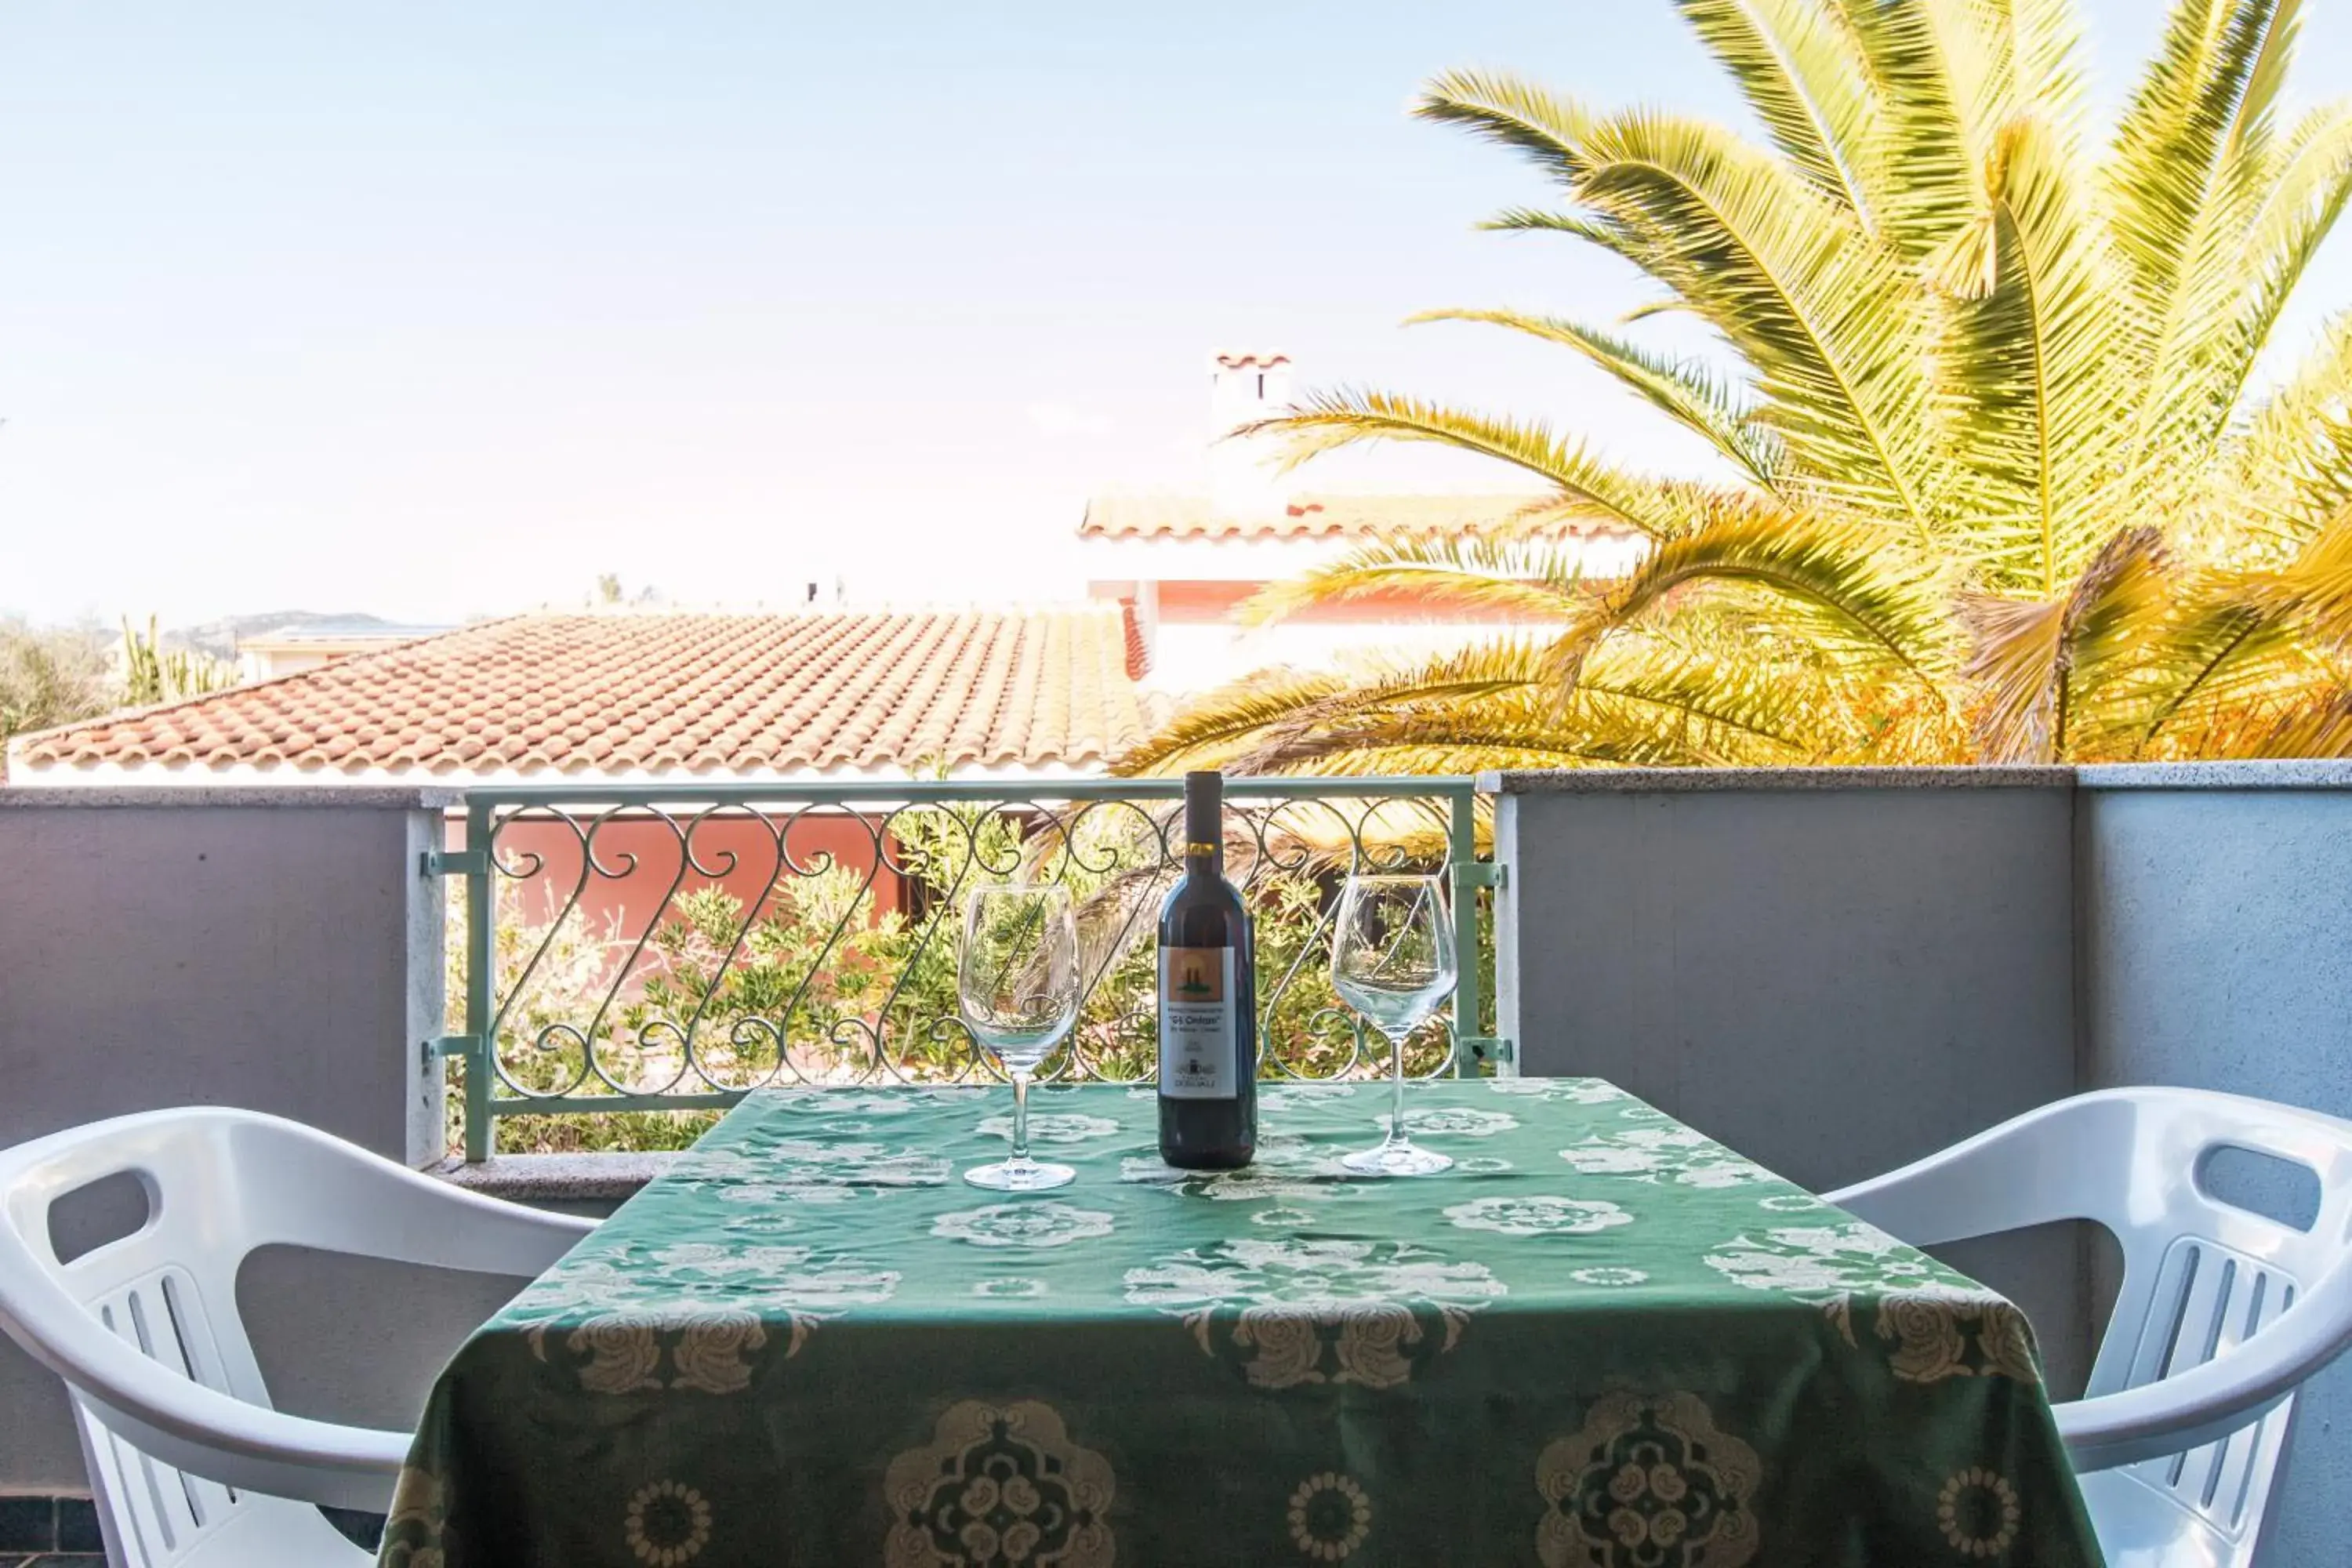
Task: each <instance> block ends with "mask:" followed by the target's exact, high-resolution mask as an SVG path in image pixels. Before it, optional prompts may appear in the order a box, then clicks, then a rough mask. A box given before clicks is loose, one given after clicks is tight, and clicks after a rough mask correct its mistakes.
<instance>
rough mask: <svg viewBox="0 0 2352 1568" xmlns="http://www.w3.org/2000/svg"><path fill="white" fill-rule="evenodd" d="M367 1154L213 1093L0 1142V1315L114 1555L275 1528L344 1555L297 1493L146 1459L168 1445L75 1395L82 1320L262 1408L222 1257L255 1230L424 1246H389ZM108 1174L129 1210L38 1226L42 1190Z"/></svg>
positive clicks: (81, 1381) (350, 1242) (395, 1239)
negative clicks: (44, 1368)
mask: <svg viewBox="0 0 2352 1568" xmlns="http://www.w3.org/2000/svg"><path fill="white" fill-rule="evenodd" d="M371 1163H373V1162H372V1157H370V1156H365V1155H363V1154H361V1153H360V1152H357V1151H353V1150H351V1149H349V1148H348V1146H346V1145H343V1144H341V1143H339V1142H336V1141H335V1140H333V1139H331V1138H329V1137H327V1136H325V1135H324V1134H321V1133H318V1132H315V1131H311V1130H310V1129H306V1128H302V1127H300V1126H299V1125H297V1124H295V1123H291V1122H286V1121H278V1119H276V1118H272V1117H265V1116H259V1115H256V1114H254V1113H251V1112H247V1111H238V1110H213V1109H198V1110H173V1111H158V1112H153V1113H150V1114H147V1115H142V1116H132V1117H123V1118H120V1119H117V1120H115V1121H105V1122H99V1123H95V1124H93V1125H91V1126H89V1127H84V1128H77V1129H74V1130H72V1131H68V1132H62V1133H58V1134H57V1135H55V1136H53V1137H50V1138H45V1139H41V1140H37V1141H36V1142H32V1143H29V1144H26V1145H24V1146H22V1147H20V1148H17V1149H12V1150H7V1151H0V1327H5V1328H6V1329H8V1330H9V1331H10V1332H11V1333H12V1334H13V1335H14V1337H16V1339H18V1340H19V1341H20V1342H22V1343H24V1344H25V1345H26V1348H27V1349H28V1350H30V1351H32V1352H33V1353H34V1354H35V1355H36V1356H37V1357H39V1358H40V1359H42V1360H43V1361H45V1362H47V1363H48V1364H50V1366H51V1367H52V1369H53V1370H56V1371H58V1373H60V1374H61V1375H64V1376H65V1377H66V1379H67V1381H68V1384H69V1385H71V1387H72V1390H73V1395H74V1408H75V1415H76V1418H77V1420H78V1422H79V1426H80V1428H81V1434H82V1446H83V1450H84V1454H85V1456H86V1458H88V1460H89V1470H90V1479H91V1485H92V1488H93V1489H94V1490H95V1491H96V1492H98V1493H99V1500H100V1515H101V1518H102V1520H103V1521H105V1525H106V1528H107V1531H108V1532H109V1536H110V1542H112V1543H113V1546H114V1552H115V1555H116V1557H117V1559H118V1560H119V1561H127V1562H131V1563H152V1564H156V1565H158V1568H163V1565H170V1564H181V1563H191V1562H192V1561H195V1560H202V1561H204V1562H215V1561H217V1562H225V1563H234V1562H239V1561H245V1562H259V1561H261V1560H262V1559H263V1558H264V1557H265V1556H268V1557H270V1558H274V1557H275V1556H276V1555H277V1548H278V1546H281V1545H283V1544H284V1543H285V1542H286V1540H287V1537H288V1535H289V1531H291V1532H292V1533H294V1534H295V1535H297V1536H299V1537H300V1538H301V1539H302V1542H304V1543H306V1544H307V1545H310V1546H313V1547H317V1548H320V1549H322V1550H321V1551H320V1552H313V1554H312V1557H311V1560H312V1561H320V1560H326V1561H331V1560H332V1558H331V1556H323V1555H322V1552H323V1550H324V1549H329V1548H336V1547H340V1548H341V1549H342V1551H343V1553H344V1554H345V1555H347V1556H348V1555H352V1549H351V1548H349V1547H348V1545H347V1544H346V1543H344V1542H341V1539H340V1538H339V1537H337V1536H336V1535H335V1534H334V1532H333V1531H332V1530H331V1528H330V1527H329V1526H328V1525H327V1524H326V1522H325V1521H324V1520H323V1519H321V1518H320V1515H319V1513H318V1512H317V1510H315V1509H313V1508H310V1507H308V1506H306V1505H303V1504H299V1503H294V1502H288V1501H285V1500H280V1499H278V1498H273V1497H267V1496H262V1495H260V1494H257V1493H255V1492H252V1491H248V1490H245V1489H239V1488H236V1487H231V1486H226V1485H223V1484H221V1483H220V1482H218V1481H214V1480H207V1479H203V1478H202V1477H200V1476H196V1475H194V1474H191V1473H189V1472H188V1471H186V1470H184V1469H182V1468H177V1467H175V1466H173V1465H172V1464H168V1463H166V1462H164V1461H163V1459H161V1458H156V1457H155V1455H154V1453H153V1452H152V1449H154V1448H156V1447H165V1448H167V1449H168V1447H169V1445H168V1444H159V1443H155V1442H152V1441H149V1440H144V1439H147V1438H151V1437H152V1436H153V1435H152V1433H148V1432H146V1431H145V1430H144V1429H143V1428H142V1426H141V1425H140V1423H139V1422H138V1421H137V1420H136V1419H135V1418H131V1417H127V1416H125V1415H123V1414H122V1413H121V1411H118V1410H113V1409H110V1408H108V1407H107V1406H106V1405H104V1404H103V1403H101V1402H100V1400H98V1399H93V1398H92V1397H91V1396H90V1394H89V1388H90V1387H91V1386H92V1385H93V1381H94V1380H92V1379H91V1378H90V1377H89V1365H90V1364H91V1363H92V1361H93V1359H97V1360H103V1359H105V1357H104V1352H103V1349H102V1347H94V1346H93V1345H92V1343H91V1342H90V1340H89V1337H88V1336H89V1335H90V1334H92V1333H93V1332H95V1333H97V1334H102V1335H104V1336H108V1337H110V1339H112V1340H114V1341H118V1342H121V1344H123V1345H126V1346H128V1347H130V1348H131V1349H133V1350H135V1351H137V1352H138V1353H139V1354H140V1355H141V1356H143V1357H145V1358H147V1360H148V1361H149V1362H152V1363H154V1364H155V1365H156V1366H159V1367H161V1368H163V1369H165V1370H166V1371H167V1372H168V1373H173V1374H176V1375H177V1376H179V1377H183V1378H186V1379H188V1380H190V1381H192V1382H194V1383H195V1384H199V1385H201V1386H203V1387H205V1388H208V1389H212V1390H214V1391H215V1392H217V1393H220V1394H226V1395H228V1396H230V1397H231V1398H234V1399H236V1400H238V1401H241V1402H242V1403H244V1404H246V1405H254V1406H258V1407H260V1408H261V1409H264V1410H267V1409H269V1408H271V1405H270V1400H269V1392H268V1388H267V1386H266V1385H265V1384H264V1383H263V1381H262V1376H261V1369H260V1366H259V1364H258V1363H257V1361H256V1360H255V1357H254V1352H253V1346H252V1342H251V1340H250V1338H249V1337H248V1335H247V1331H246V1326H245V1323H244V1321H242V1319H241V1318H240V1317H239V1315H238V1312H237V1304H236V1277H237V1270H238V1267H239V1265H240V1264H241V1263H242V1262H243V1261H244V1259H245V1258H246V1257H247V1255H248V1254H250V1253H251V1252H252V1251H253V1250H254V1249H255V1248H257V1247H263V1246H268V1245H272V1244H285V1245H291V1246H299V1247H321V1248H325V1249H329V1250H335V1251H353V1250H365V1251H370V1252H374V1253H378V1254H382V1255H387V1256H394V1257H399V1256H406V1255H409V1254H412V1253H416V1252H419V1251H422V1250H426V1249H425V1248H423V1247H420V1246H415V1245H412V1246H402V1245H400V1242H401V1240H402V1235H401V1233H402V1232H403V1231H404V1230H406V1229H410V1228H413V1227H414V1225H415V1220H414V1219H413V1218H406V1217H404V1216H403V1215H400V1214H399V1213H398V1210H399V1209H400V1206H401V1205H399V1204H398V1203H397V1202H393V1203H391V1204H389V1205H387V1203H386V1194H384V1192H383V1189H382V1182H381V1179H380V1178H379V1177H377V1175H376V1173H374V1172H373V1171H372V1170H371V1169H370V1168H369V1166H370V1164H371ZM121 1175H128V1176H130V1177H132V1178H135V1179H136V1181H137V1183H138V1184H139V1186H140V1187H141V1188H142V1189H143V1191H144V1193H145V1194H146V1201H147V1215H146V1219H145V1221H144V1223H143V1224H142V1225H141V1226H139V1227H138V1228H137V1229H135V1230H133V1231H132V1232H131V1233H130V1234H129V1235H126V1236H123V1237H119V1238H117V1239H115V1240H111V1241H108V1242H105V1243H103V1244H101V1245H100V1246H98V1247H94V1248H92V1249H90V1250H89V1251H88V1252H86V1253H84V1254H81V1255H80V1256H78V1257H75V1258H71V1259H70V1260H69V1261H68V1260H66V1259H63V1258H60V1257H59V1256H58V1249H57V1247H56V1246H55V1245H54V1244H53V1242H52V1238H51V1237H52V1229H51V1215H52V1211H53V1210H54V1209H55V1207H56V1205H58V1203H59V1202H60V1201H61V1200H63V1199H65V1198H66V1197H68V1196H69V1195H70V1194H74V1193H77V1192H80V1191H82V1190H83V1189H85V1188H88V1187H89V1186H91V1185H92V1184H95V1183H98V1182H101V1181H104V1180H106V1179H107V1178H109V1177H114V1176H121ZM387 1207H388V1208H389V1209H390V1210H391V1211H393V1212H391V1213H390V1214H386V1213H385V1212H384V1211H385V1210H386V1209H387ZM388 1240H389V1241H390V1242H391V1245H389V1246H387V1245H385V1244H386V1242H387V1241H388ZM44 1287H47V1289H44ZM68 1303H70V1309H68ZM93 1350H96V1352H97V1355H96V1357H95V1358H93V1355H92V1353H91V1352H93ZM126 1403H127V1402H126ZM257 1514H261V1515H267V1516H271V1517H268V1519H266V1520H265V1519H260V1518H256V1517H254V1516H255V1515H257ZM265 1525H266V1526H267V1528H266V1529H265V1528H264V1527H265Z"/></svg>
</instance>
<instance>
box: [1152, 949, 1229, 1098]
mask: <svg viewBox="0 0 2352 1568" xmlns="http://www.w3.org/2000/svg"><path fill="white" fill-rule="evenodd" d="M1238 1035H1239V1031H1238V1030H1237V1029H1236V1028H1235V1027H1234V950H1233V949H1232V948H1230V947H1163V948H1161V949H1160V1093H1161V1094H1163V1095H1165V1096H1167V1097H1168V1098H1169V1099H1171V1100H1232V1099H1234V1097H1235V1096H1236V1095H1238V1094H1239V1093H1240V1085H1239V1084H1237V1083H1236V1082H1235V1081H1234V1079H1235V1076H1236V1075H1235V1073H1234V1061H1235V1059H1236V1058H1238V1057H1239V1056H1240V1054H1241V1052H1240V1048H1239V1046H1238V1044H1237V1037H1238Z"/></svg>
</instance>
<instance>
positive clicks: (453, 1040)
mask: <svg viewBox="0 0 2352 1568" xmlns="http://www.w3.org/2000/svg"><path fill="white" fill-rule="evenodd" d="M474 1043H475V1042H474V1037H473V1036H471V1035H436V1036H435V1037H433V1038H431V1039H429V1040H427V1041H425V1049H424V1058H425V1066H426V1067H431V1066H432V1065H433V1064H434V1062H435V1061H436V1060H438V1059H439V1058H443V1057H466V1056H471V1055H473V1052H474Z"/></svg>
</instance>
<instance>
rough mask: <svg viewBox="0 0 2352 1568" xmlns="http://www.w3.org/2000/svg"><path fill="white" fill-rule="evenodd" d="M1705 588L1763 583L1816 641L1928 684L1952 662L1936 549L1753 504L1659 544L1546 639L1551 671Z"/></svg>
mask: <svg viewBox="0 0 2352 1568" xmlns="http://www.w3.org/2000/svg"><path fill="white" fill-rule="evenodd" d="M1707 588H1718V589H1731V590H1734V591H1738V592H1743V593H1748V594H1760V595H1765V596H1766V597H1767V598H1769V600H1771V601H1773V602H1774V607H1775V611H1776V613H1777V614H1779V615H1780V616H1783V617H1785V618H1787V619H1789V620H1790V621H1793V622H1795V623H1797V624H1799V625H1801V626H1804V628H1805V630H1806V633H1807V635H1808V637H1811V639H1812V640H1814V641H1815V642H1816V643H1817V644H1818V645H1819V646H1821V647H1823V648H1831V649H1836V650H1840V652H1841V654H1842V656H1843V657H1848V658H1860V659H1862V660H1864V662H1867V663H1871V664H1874V665H1878V666H1880V667H1882V668H1896V669H1900V670H1902V671H1905V672H1907V673H1908V674H1910V675H1912V676H1914V677H1916V678H1917V679H1919V680H1920V681H1921V682H1922V683H1923V684H1924V685H1926V686H1927V687H1929V688H1935V687H1937V685H1938V682H1939V679H1940V678H1941V676H1942V675H1944V674H1945V673H1948V669H1949V666H1950V662H1951V660H1950V655H1949V651H1948V628H1947V626H1946V622H1945V616H1944V613H1943V585H1942V584H1941V582H1940V580H1939V574H1938V572H1937V568H1936V565H1935V563H1934V561H1933V559H1932V558H1931V557H1926V556H1923V555H1921V554H1919V553H1917V552H1915V551H1913V550H1912V549H1911V548H1910V547H1909V545H1908V543H1907V542H1906V540H1905V539H1904V538H1903V537H1902V536H1900V535H1898V534H1895V533H1894V532H1892V531H1888V530H1886V529H1885V528H1881V527H1876V526H1873V525H1870V524H1866V523H1853V522H1830V521H1822V519H1820V518H1818V517H1814V516H1810V515H1792V514H1789V513H1785V512H1780V511H1778V510H1773V509H1770V508H1768V507H1764V506H1760V505H1759V506H1751V507H1748V508H1746V509H1742V510H1736V511H1730V512H1727V514H1726V515H1725V516H1723V517H1722V518H1721V519H1719V520H1718V521H1716V522H1714V523H1712V524H1710V525H1709V526H1707V527H1706V528H1703V529H1700V530H1699V531H1696V532H1694V533H1691V534H1689V535H1687V536H1685V537H1683V538H1680V539H1674V540H1668V541H1666V542H1664V543H1662V544H1660V545H1659V546H1658V547H1657V548H1656V549H1655V550H1654V551H1653V552H1651V553H1650V555H1649V557H1648V559H1647V560H1645V561H1644V562H1643V563H1642V564H1641V565H1640V566H1639V567H1638V568H1636V569H1635V571H1634V572H1633V574H1632V575H1631V576H1629V577H1628V578H1626V579H1625V580H1624V582H1623V583H1622V584H1620V585H1618V586H1616V587H1614V588H1612V589H1611V590H1610V591H1609V592H1608V593H1607V594H1605V595H1603V596H1602V597H1601V601H1600V602H1599V604H1597V605H1595V606H1594V608H1593V609H1592V610H1591V611H1590V612H1588V613H1587V614H1586V615H1585V616H1583V617H1581V618H1580V620H1579V622H1578V623H1577V624H1576V625H1575V626H1572V627H1571V628H1570V630H1569V631H1568V632H1567V633H1566V634H1564V635H1563V636H1562V637H1560V638H1559V640H1558V641H1557V642H1555V643H1554V644H1553V646H1552V647H1551V648H1550V649H1549V651H1548V653H1547V655H1546V658H1547V665H1548V668H1549V671H1550V678H1551V679H1552V680H1553V681H1554V682H1555V683H1556V684H1558V685H1559V686H1561V687H1563V688H1566V687H1572V686H1573V685H1574V683H1575V681H1576V679H1577V677H1578V675H1579V674H1580V671H1581V669H1582V668H1583V667H1584V666H1585V665H1586V664H1587V663H1589V661H1590V659H1591V656H1592V651H1593V650H1594V649H1595V648H1597V647H1600V646H1601V643H1602V642H1603V640H1604V639H1606V638H1608V637H1611V636H1612V635H1614V634H1617V633H1620V632H1622V631H1624V630H1626V629H1628V628H1632V627H1635V626H1642V625H1643V624H1645V623H1646V622H1648V621H1649V620H1651V619H1652V618H1653V617H1654V616H1660V615H1664V616H1667V617H1669V618H1671V616H1672V615H1673V614H1674V613H1675V610H1677V609H1679V608H1681V607H1683V605H1682V602H1683V601H1685V600H1686V599H1687V598H1688V596H1689V595H1691V594H1692V593H1693V592H1696V591H1700V590H1704V589H1707Z"/></svg>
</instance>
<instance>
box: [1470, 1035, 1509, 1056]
mask: <svg viewBox="0 0 2352 1568" xmlns="http://www.w3.org/2000/svg"><path fill="white" fill-rule="evenodd" d="M1462 1043H1463V1045H1465V1047H1468V1048H1469V1051H1470V1055H1471V1057H1472V1058H1473V1059H1475V1060H1477V1061H1482V1062H1496V1063H1501V1062H1507V1061H1511V1060H1514V1059H1516V1058H1517V1056H1518V1049H1517V1047H1516V1046H1514V1045H1513V1044H1512V1042H1510V1041H1509V1040H1507V1039H1505V1038H1503V1037H1501V1036H1498V1035H1465V1036H1463V1037H1462Z"/></svg>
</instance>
